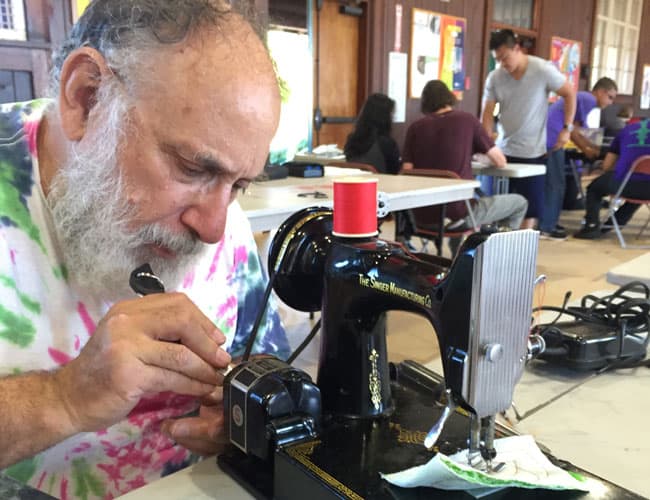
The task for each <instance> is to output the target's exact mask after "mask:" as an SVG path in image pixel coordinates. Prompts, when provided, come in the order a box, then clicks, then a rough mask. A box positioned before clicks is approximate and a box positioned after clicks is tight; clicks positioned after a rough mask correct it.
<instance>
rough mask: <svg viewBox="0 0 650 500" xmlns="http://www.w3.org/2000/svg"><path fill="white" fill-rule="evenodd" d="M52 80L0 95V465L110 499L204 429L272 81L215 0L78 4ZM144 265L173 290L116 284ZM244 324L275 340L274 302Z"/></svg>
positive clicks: (217, 429) (252, 277) (223, 350)
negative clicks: (39, 91) (26, 94)
mask: <svg viewBox="0 0 650 500" xmlns="http://www.w3.org/2000/svg"><path fill="white" fill-rule="evenodd" d="M125 5H128V6H129V7H128V8H126V7H125ZM178 19H182V20H183V22H182V23H178V22H176V20H178ZM116 34H118V35H119V36H117V35H116ZM251 68H255V70H254V73H255V78H251V77H250V76H251ZM52 78H53V81H52V88H53V89H54V96H53V97H55V99H54V100H38V101H32V102H29V103H21V104H12V105H5V106H2V107H1V108H0V166H1V167H0V174H1V175H0V193H2V196H0V198H2V200H3V203H2V204H1V207H2V208H1V209H0V210H1V211H0V214H1V215H2V217H0V269H2V271H1V274H2V276H1V277H0V288H1V293H0V311H2V313H1V314H0V401H2V411H0V429H1V430H2V432H0V469H3V470H2V472H3V473H4V474H7V475H9V476H12V477H14V478H16V479H18V480H20V481H21V482H23V483H26V484H28V485H31V486H32V487H35V488H39V489H41V490H44V491H45V492H47V493H49V494H51V495H54V496H56V497H60V498H74V497H79V498H85V499H95V498H102V499H103V498H113V497H117V496H119V495H121V494H124V493H126V492H128V491H129V490H132V489H134V488H137V487H139V486H142V485H144V484H146V483H148V482H150V481H153V480H155V479H156V478H159V477H161V476H163V475H165V474H168V473H171V472H173V471H175V470H178V469H179V468H182V467H184V466H186V465H188V464H189V463H191V462H192V461H195V460H196V459H197V455H196V454H199V455H205V454H213V453H215V452H216V451H218V449H219V446H220V444H219V443H220V442H223V439H224V438H223V436H221V434H222V430H223V406H222V393H221V385H222V383H223V374H222V372H221V370H222V369H223V368H226V367H227V366H228V364H229V363H230V361H231V355H232V356H233V357H235V356H241V354H242V353H243V351H244V346H245V343H246V339H247V337H248V335H249V332H250V330H251V325H252V323H253V322H254V320H255V317H256V315H257V314H258V309H259V306H260V303H261V301H262V297H263V292H264V285H265V283H264V278H263V275H262V268H261V265H260V262H259V257H258V255H257V251H256V246H255V241H254V239H253V235H252V233H251V231H250V225H249V224H248V220H247V218H246V216H245V214H244V213H243V212H242V210H241V208H240V207H239V205H238V203H237V202H236V201H234V200H235V198H236V195H237V192H238V191H239V190H240V189H242V188H245V187H246V186H247V185H248V183H249V182H250V181H251V179H253V178H254V177H255V176H256V175H258V174H259V173H260V171H261V170H262V167H263V165H264V160H265V158H266V156H267V154H268V148H269V143H270V141H271V138H272V137H273V134H274V132H275V129H276V127H277V123H278V116H279V110H280V97H279V90H278V84H277V79H276V76H275V72H274V70H273V65H272V63H271V60H270V58H269V56H268V53H267V51H266V49H265V48H264V44H263V43H262V41H261V40H260V39H259V38H258V36H257V35H256V34H255V32H254V30H253V28H252V25H251V24H250V23H249V21H247V20H245V18H244V17H242V15H240V14H238V13H237V12H235V10H234V7H232V8H231V7H230V6H229V5H228V4H226V3H225V2H223V1H221V0H214V1H206V2H176V1H172V0H168V1H158V2H150V1H148V0H129V2H115V1H113V0H94V1H93V2H92V3H90V4H89V6H88V8H87V9H86V11H85V13H84V14H83V16H82V17H81V18H80V19H79V21H78V22H77V24H76V25H75V26H74V27H73V29H72V31H71V33H70V36H69V38H68V39H67V40H66V41H65V42H64V44H63V46H62V48H61V49H60V50H59V51H58V52H56V53H55V56H54V61H53V73H52ZM188 89H191V91H188ZM147 262H148V263H150V264H151V266H152V269H153V270H154V272H155V273H156V274H157V275H158V276H160V277H161V278H162V280H163V281H164V284H165V286H166V289H167V291H169V292H173V293H157V294H153V295H147V296H145V297H141V298H138V297H137V296H136V295H135V293H134V292H133V291H132V290H130V288H129V275H130V273H131V271H132V270H133V269H134V268H136V267H138V266H140V265H142V264H143V263H147ZM260 332H261V334H260V336H259V339H258V341H257V343H256V345H255V347H254V351H255V352H269V353H276V354H278V355H280V356H282V355H286V354H288V350H289V346H288V343H287V340H286V336H285V333H284V330H283V329H282V326H281V324H280V322H279V318H278V315H277V311H276V310H275V309H274V308H271V310H270V311H269V312H268V313H267V314H266V317H265V318H263V321H262V327H261V329H260Z"/></svg>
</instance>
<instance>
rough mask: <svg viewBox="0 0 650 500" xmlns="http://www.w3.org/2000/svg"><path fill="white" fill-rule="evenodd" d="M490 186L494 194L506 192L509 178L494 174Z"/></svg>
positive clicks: (508, 187) (508, 186)
mask: <svg viewBox="0 0 650 500" xmlns="http://www.w3.org/2000/svg"><path fill="white" fill-rule="evenodd" d="M492 186H493V191H494V194H508V192H509V189H510V179H509V178H508V177H502V176H500V175H495V176H494V181H493V184H492Z"/></svg>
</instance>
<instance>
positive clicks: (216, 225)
mask: <svg viewBox="0 0 650 500" xmlns="http://www.w3.org/2000/svg"><path fill="white" fill-rule="evenodd" d="M230 192H231V187H230V186H229V185H219V186H215V187H214V188H212V189H210V190H209V191H206V192H202V193H199V194H198V195H197V198H196V200H195V201H194V203H193V204H192V205H190V206H189V207H188V208H187V209H185V211H184V212H183V214H182V215H181V222H182V223H183V224H184V225H185V226H187V227H189V228H190V229H192V230H193V231H195V232H196V234H197V235H198V237H199V239H200V240H201V241H202V242H204V243H217V242H218V241H219V240H221V238H222V236H223V233H224V231H225V228H226V217H227V214H228V205H230V202H231V201H232V200H231V196H230Z"/></svg>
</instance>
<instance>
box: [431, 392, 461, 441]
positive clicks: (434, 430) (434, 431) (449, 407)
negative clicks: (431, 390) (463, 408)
mask: <svg viewBox="0 0 650 500" xmlns="http://www.w3.org/2000/svg"><path fill="white" fill-rule="evenodd" d="M445 394H446V395H447V404H446V405H445V409H444V410H442V415H440V418H439V419H438V421H437V422H436V423H435V424H434V426H433V427H431V430H430V431H429V432H428V433H427V436H426V437H425V438H424V446H425V447H426V448H427V449H428V450H431V449H433V447H434V445H435V444H436V442H437V441H438V438H439V437H440V434H442V429H443V427H444V426H445V422H447V419H448V418H449V416H450V415H451V414H452V413H453V412H454V410H455V409H456V407H457V406H458V405H457V404H456V402H455V401H454V398H453V397H452V395H451V390H449V389H446V390H445Z"/></svg>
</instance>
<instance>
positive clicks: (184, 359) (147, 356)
mask: <svg viewBox="0 0 650 500" xmlns="http://www.w3.org/2000/svg"><path fill="white" fill-rule="evenodd" d="M138 357H139V358H140V360H141V361H142V362H143V363H146V364H147V365H150V366H154V367H157V368H162V369H165V370H170V371H174V372H178V373H179V374H183V375H185V376H187V377H188V378H190V379H194V380H197V381H200V382H203V383H206V384H210V385H211V387H212V391H210V392H213V391H214V389H215V386H217V385H221V384H223V378H224V377H223V374H221V373H220V372H219V371H218V370H216V369H215V368H214V366H213V365H211V364H209V363H207V362H206V361H204V360H203V359H201V358H200V357H199V356H198V355H197V354H195V353H194V352H192V350H190V349H189V348H188V347H186V346H185V345H183V344H176V343H173V342H158V341H155V340H150V341H147V342H146V343H144V344H143V346H142V348H141V349H140V352H139V354H138Z"/></svg>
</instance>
